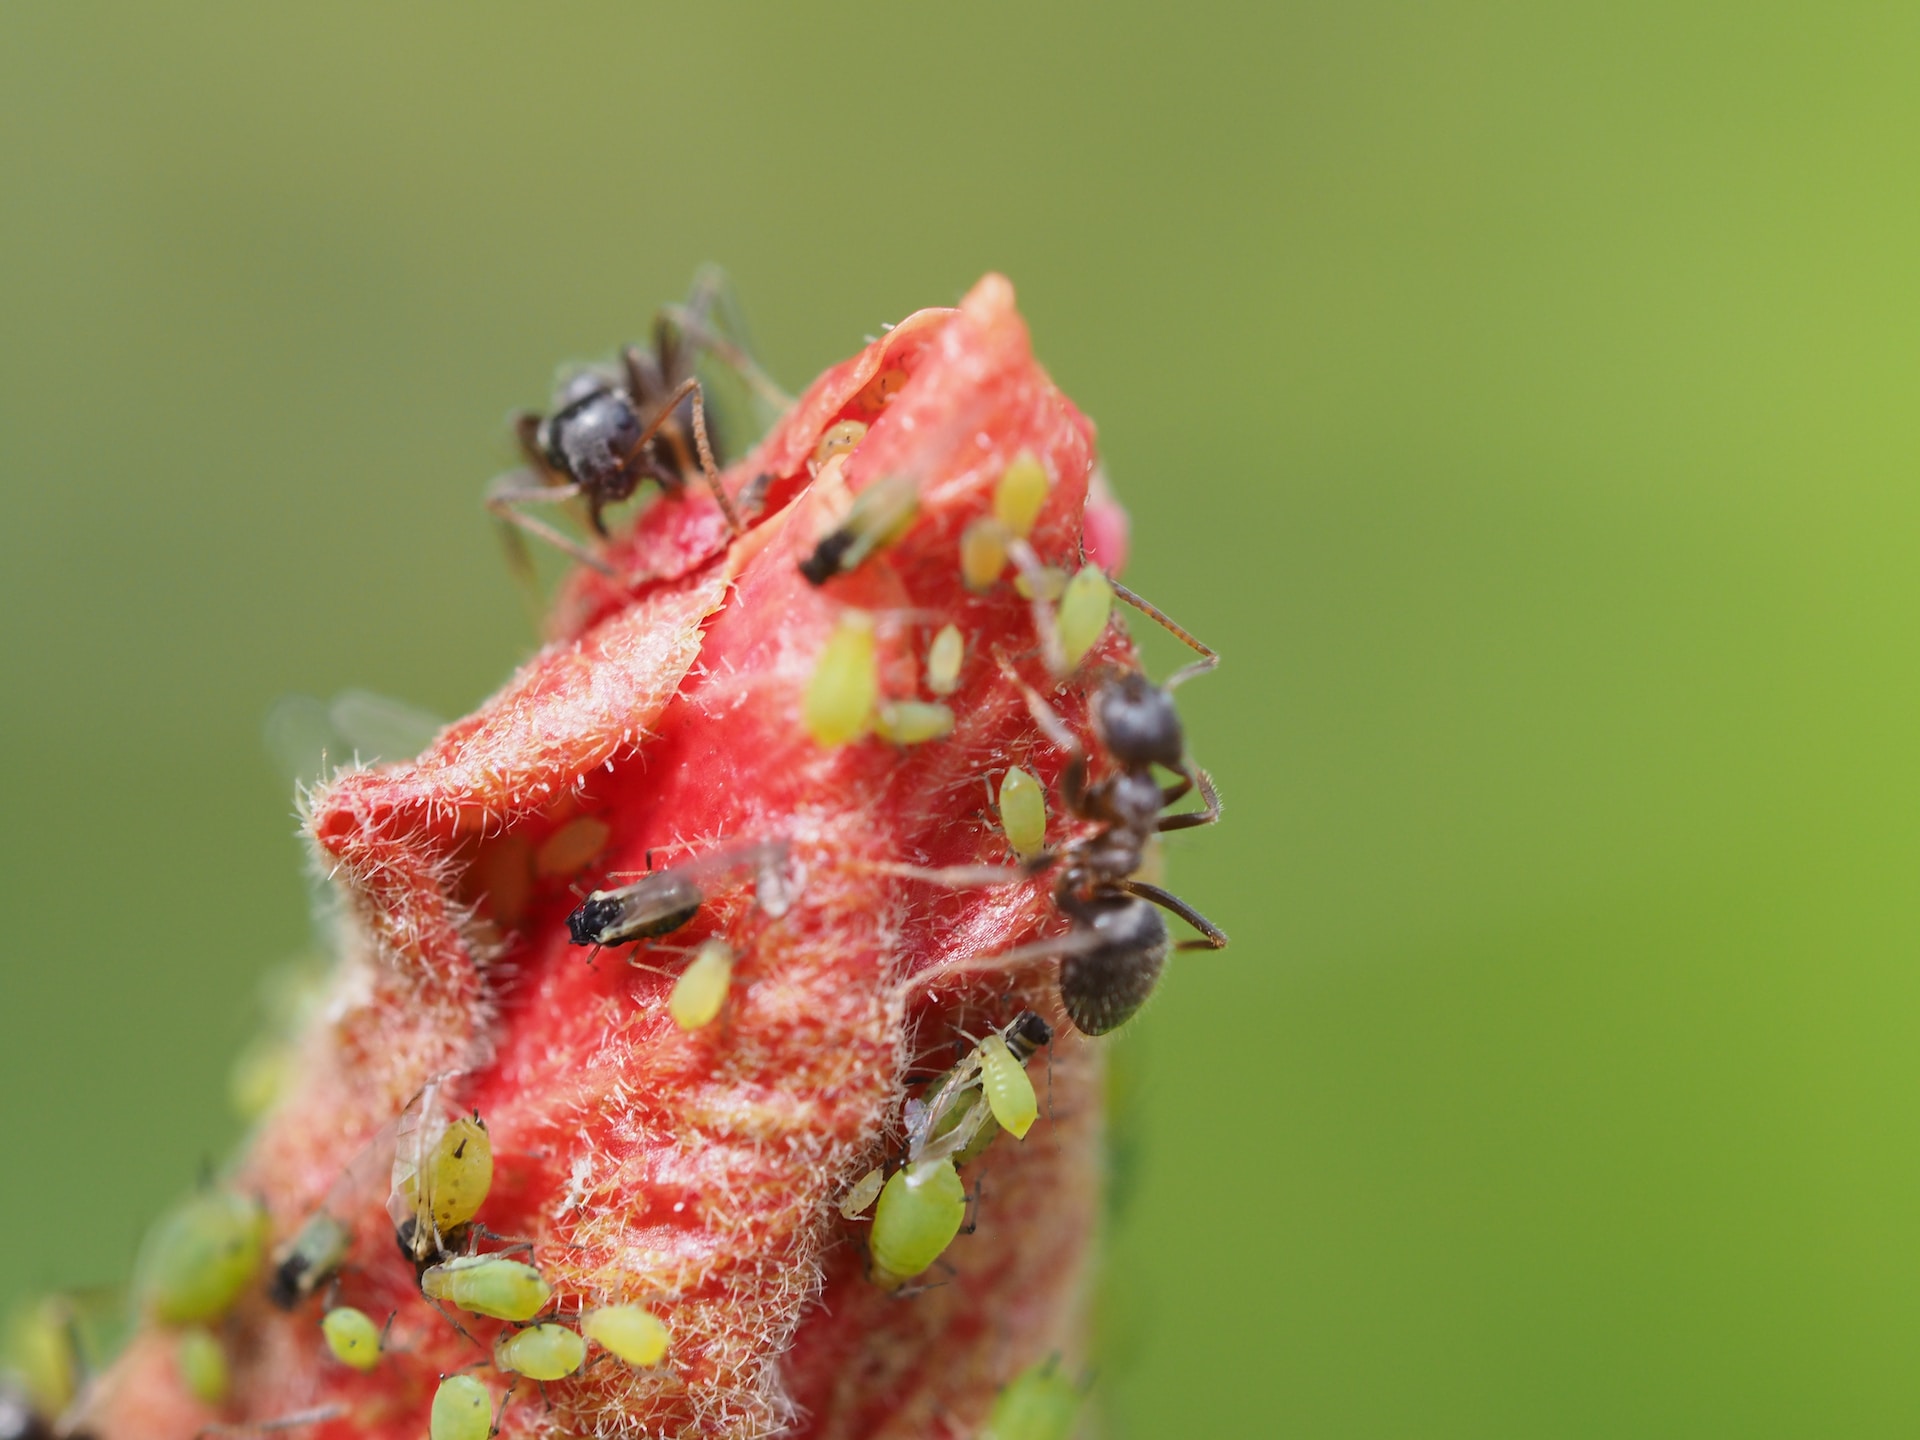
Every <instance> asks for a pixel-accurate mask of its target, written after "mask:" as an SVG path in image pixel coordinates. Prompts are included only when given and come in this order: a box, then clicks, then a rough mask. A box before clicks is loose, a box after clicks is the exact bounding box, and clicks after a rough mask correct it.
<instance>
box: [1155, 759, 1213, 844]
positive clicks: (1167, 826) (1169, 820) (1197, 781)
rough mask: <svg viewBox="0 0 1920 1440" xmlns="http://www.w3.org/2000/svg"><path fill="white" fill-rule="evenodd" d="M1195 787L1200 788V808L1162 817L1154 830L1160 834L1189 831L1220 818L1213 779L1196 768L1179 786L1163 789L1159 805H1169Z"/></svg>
mask: <svg viewBox="0 0 1920 1440" xmlns="http://www.w3.org/2000/svg"><path fill="white" fill-rule="evenodd" d="M1196 785H1197V786H1199V787H1200V801H1201V805H1200V808H1199V809H1198V810H1185V811H1182V812H1181V813H1180V814H1178V815H1162V816H1161V817H1160V819H1159V821H1158V823H1157V824H1155V826H1154V829H1156V830H1158V831H1159V832H1161V833H1162V834H1165V833H1166V832H1167V831H1169V830H1191V829H1193V828H1194V826H1196V825H1211V824H1213V822H1214V821H1216V820H1218V819H1219V818H1220V792H1219V791H1217V790H1215V789H1214V788H1213V777H1212V776H1211V775H1209V774H1207V772H1206V771H1204V770H1202V769H1200V768H1199V767H1198V766H1195V767H1194V768H1193V769H1192V770H1191V771H1189V772H1188V774H1187V776H1186V778H1185V780H1183V781H1182V782H1181V783H1180V784H1178V785H1169V786H1167V787H1166V788H1165V789H1163V790H1162V791H1161V792H1160V793H1161V795H1162V797H1163V799H1162V801H1161V803H1162V804H1165V805H1171V804H1172V803H1173V802H1174V801H1176V800H1178V799H1179V798H1180V797H1181V796H1182V795H1185V794H1186V793H1187V791H1188V790H1190V789H1192V788H1193V787H1194V786H1196Z"/></svg>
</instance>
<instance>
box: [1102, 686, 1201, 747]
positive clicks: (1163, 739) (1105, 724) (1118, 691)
mask: <svg viewBox="0 0 1920 1440" xmlns="http://www.w3.org/2000/svg"><path fill="white" fill-rule="evenodd" d="M1093 723H1094V725H1095V727H1096V728H1097V729H1098V730H1099V732H1100V740H1101V743H1102V744H1104V745H1105V746H1106V747H1107V753H1108V754H1110V755H1112V756H1113V758H1114V759H1115V760H1118V761H1119V762H1120V763H1121V764H1122V765H1129V766H1132V765H1149V764H1156V763H1157V764H1161V765H1164V766H1166V767H1167V768H1168V769H1169V770H1178V769H1179V768H1180V762H1181V760H1182V759H1183V758H1184V757H1185V755H1186V750H1187V739H1186V733H1185V732H1184V731H1183V730H1182V729H1181V727H1180V712H1179V711H1178V710H1176V709H1174V707H1173V697H1172V696H1171V695H1169V694H1167V692H1166V691H1165V690H1162V689H1161V688H1160V687H1159V686H1158V685H1155V684H1154V683H1153V682H1152V681H1151V680H1149V679H1148V678H1147V677H1146V676H1145V675H1143V674H1141V673H1140V672H1139V671H1138V670H1127V671H1123V672H1121V673H1120V674H1119V675H1116V676H1115V677H1114V678H1112V679H1110V680H1108V681H1106V682H1105V683H1104V684H1102V685H1101V687H1100V688H1099V690H1097V691H1096V692H1095V693H1094V697H1093Z"/></svg>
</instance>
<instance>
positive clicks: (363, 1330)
mask: <svg viewBox="0 0 1920 1440" xmlns="http://www.w3.org/2000/svg"><path fill="white" fill-rule="evenodd" d="M320 1333H321V1334H322V1335H324V1336H325V1337H326V1341H327V1349H328V1350H330V1351H332V1352H333V1358H334V1359H336V1360H338V1361H339V1362H340V1363H341V1364H342V1365H350V1366H352V1367H353V1368H354V1369H355V1370H371V1369H373V1368H374V1366H376V1365H378V1364H379V1363H380V1348H381V1345H380V1327H379V1326H377V1325H375V1324H374V1323H373V1319H372V1317H371V1316H369V1315H368V1314H367V1312H366V1311H364V1310H356V1309H354V1308H353V1306H351V1305H336V1306H334V1308H333V1309H331V1310H329V1311H327V1313H326V1314H325V1315H324V1316H322V1317H321V1320H320Z"/></svg>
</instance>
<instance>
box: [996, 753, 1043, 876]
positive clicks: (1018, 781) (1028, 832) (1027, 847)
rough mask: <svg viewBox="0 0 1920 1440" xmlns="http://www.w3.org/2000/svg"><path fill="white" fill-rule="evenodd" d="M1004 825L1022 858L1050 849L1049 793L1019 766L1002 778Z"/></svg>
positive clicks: (1028, 857) (1011, 769)
mask: <svg viewBox="0 0 1920 1440" xmlns="http://www.w3.org/2000/svg"><path fill="white" fill-rule="evenodd" d="M1000 828H1001V829H1002V830H1003V831H1005V832H1006V836H1007V844H1009V845H1011V846H1012V847H1013V853H1014V854H1016V855H1018V856H1019V857H1020V858H1021V859H1022V860H1031V859H1033V857H1034V856H1036V855H1038V854H1039V853H1040V852H1041V851H1042V850H1044V849H1046V848H1047V792H1046V790H1045V789H1043V788H1042V787H1041V784H1040V782H1039V781H1038V780H1036V779H1034V778H1033V776H1032V775H1030V774H1029V773H1028V772H1027V771H1025V770H1022V769H1021V768H1020V767H1019V766H1018V765H1011V766H1009V767H1007V773H1006V774H1005V775H1002V776H1001V777H1000Z"/></svg>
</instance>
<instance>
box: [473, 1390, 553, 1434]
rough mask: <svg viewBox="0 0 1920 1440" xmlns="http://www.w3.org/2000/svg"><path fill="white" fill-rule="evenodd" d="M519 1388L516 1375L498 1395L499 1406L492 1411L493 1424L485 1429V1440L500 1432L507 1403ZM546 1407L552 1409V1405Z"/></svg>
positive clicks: (505, 1414)
mask: <svg viewBox="0 0 1920 1440" xmlns="http://www.w3.org/2000/svg"><path fill="white" fill-rule="evenodd" d="M519 1388H520V1381H519V1378H518V1377H517V1376H516V1377H515V1378H514V1380H513V1382H512V1383H511V1384H509V1385H508V1386H507V1388H506V1390H505V1391H504V1392H503V1393H502V1394H501V1396H500V1404H499V1407H498V1408H497V1409H495V1410H494V1412H493V1425H492V1426H491V1427H490V1428H489V1429H488V1431H487V1440H493V1437H494V1436H496V1435H498V1434H499V1433H500V1427H501V1425H503V1424H504V1423H505V1422H506V1418H507V1403H508V1402H509V1401H510V1400H512V1399H513V1393H514V1391H516V1390H518V1389H519ZM540 1393H541V1394H542V1395H545V1394H546V1393H547V1392H546V1391H545V1390H544V1389H543V1390H542V1391H541V1392H540ZM547 1408H548V1410H552V1408H553V1407H552V1406H548V1407H547Z"/></svg>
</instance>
